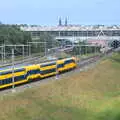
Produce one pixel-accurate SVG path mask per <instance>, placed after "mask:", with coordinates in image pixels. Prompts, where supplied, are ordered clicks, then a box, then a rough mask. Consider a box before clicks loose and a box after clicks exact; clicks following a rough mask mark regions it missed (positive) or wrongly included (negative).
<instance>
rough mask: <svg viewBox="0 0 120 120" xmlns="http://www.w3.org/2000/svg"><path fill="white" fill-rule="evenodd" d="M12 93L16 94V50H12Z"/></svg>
mask: <svg viewBox="0 0 120 120" xmlns="http://www.w3.org/2000/svg"><path fill="white" fill-rule="evenodd" d="M12 92H13V93H14V92H15V85H14V48H13V49H12Z"/></svg>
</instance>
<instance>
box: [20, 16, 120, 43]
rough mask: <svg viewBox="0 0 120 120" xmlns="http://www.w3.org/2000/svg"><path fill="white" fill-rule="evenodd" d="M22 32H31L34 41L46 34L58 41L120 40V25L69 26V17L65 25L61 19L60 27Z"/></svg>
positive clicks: (28, 29) (30, 28)
mask: <svg viewBox="0 0 120 120" xmlns="http://www.w3.org/2000/svg"><path fill="white" fill-rule="evenodd" d="M21 30H23V31H28V32H30V33H31V36H32V38H33V39H37V38H39V37H40V35H41V34H43V33H45V32H46V33H49V34H51V35H53V36H54V37H55V39H56V40H70V41H83V40H108V41H111V40H120V26H119V25H112V26H105V25H69V24H68V20H67V17H66V18H65V24H64V25H63V24H62V20H61V17H60V18H59V23H58V26H21Z"/></svg>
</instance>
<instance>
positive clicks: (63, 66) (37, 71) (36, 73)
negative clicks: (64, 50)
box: [0, 57, 77, 89]
mask: <svg viewBox="0 0 120 120" xmlns="http://www.w3.org/2000/svg"><path fill="white" fill-rule="evenodd" d="M76 66H77V64H76V58H75V57H71V58H65V59H61V60H57V61H52V62H46V63H41V64H35V65H28V66H24V67H16V68H14V73H12V68H10V69H6V70H0V89H2V88H7V87H10V86H12V85H19V84H22V83H26V82H29V81H33V80H36V79H37V78H40V79H41V78H45V77H49V76H52V75H56V74H58V73H61V72H65V71H68V70H71V69H73V68H75V67H76ZM13 76H14V82H13V80H12V77H13Z"/></svg>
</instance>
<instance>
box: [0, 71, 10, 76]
mask: <svg viewBox="0 0 120 120" xmlns="http://www.w3.org/2000/svg"><path fill="white" fill-rule="evenodd" d="M11 73H12V71H11V70H9V71H4V72H1V73H0V75H6V74H11Z"/></svg>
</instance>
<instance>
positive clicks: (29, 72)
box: [27, 69, 40, 76]
mask: <svg viewBox="0 0 120 120" xmlns="http://www.w3.org/2000/svg"><path fill="white" fill-rule="evenodd" d="M39 73H40V70H39V69H36V70H30V71H28V72H27V76H28V75H33V74H39Z"/></svg>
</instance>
